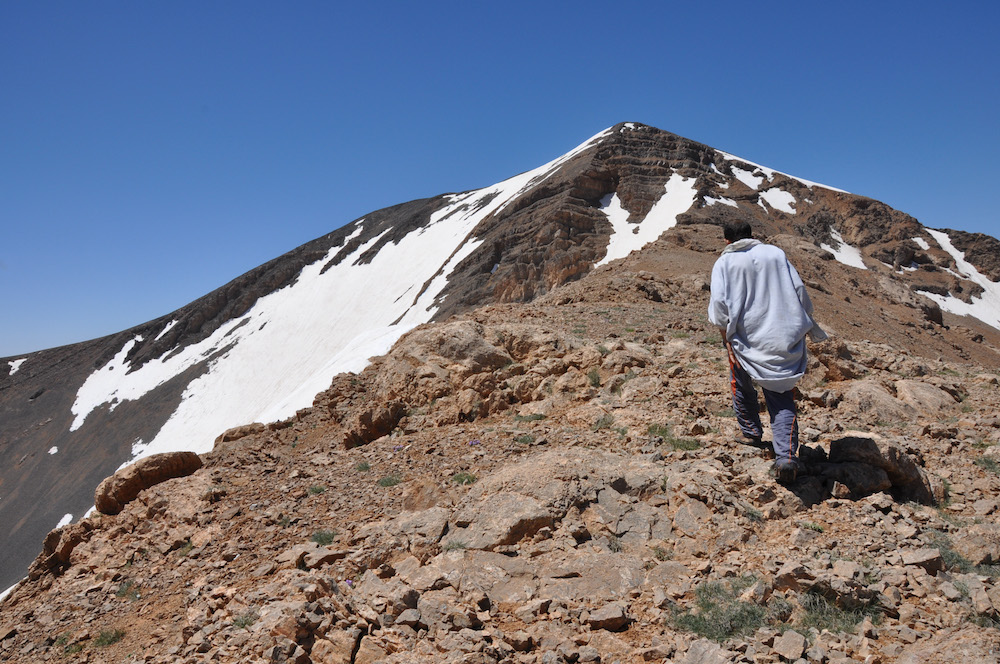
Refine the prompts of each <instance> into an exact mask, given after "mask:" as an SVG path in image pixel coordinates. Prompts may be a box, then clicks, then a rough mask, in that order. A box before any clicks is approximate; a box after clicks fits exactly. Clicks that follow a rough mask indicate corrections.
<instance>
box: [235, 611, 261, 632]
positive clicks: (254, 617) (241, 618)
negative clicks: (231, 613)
mask: <svg viewBox="0 0 1000 664" xmlns="http://www.w3.org/2000/svg"><path fill="white" fill-rule="evenodd" d="M258 620H260V614H259V613H257V611H256V610H254V609H247V610H246V611H244V612H243V613H241V614H240V615H238V616H236V617H235V618H233V627H235V628H237V629H247V628H249V627H250V625H252V624H254V623H255V622H257V621H258Z"/></svg>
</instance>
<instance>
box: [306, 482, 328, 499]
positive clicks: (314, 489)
mask: <svg viewBox="0 0 1000 664" xmlns="http://www.w3.org/2000/svg"><path fill="white" fill-rule="evenodd" d="M325 491H326V487H325V486H322V485H319V484H316V485H313V486H311V487H309V495H310V496H318V495H319V494H321V493H324V492H325Z"/></svg>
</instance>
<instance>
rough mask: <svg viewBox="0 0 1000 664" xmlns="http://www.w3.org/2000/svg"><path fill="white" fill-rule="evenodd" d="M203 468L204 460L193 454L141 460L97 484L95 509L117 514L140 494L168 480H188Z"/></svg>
mask: <svg viewBox="0 0 1000 664" xmlns="http://www.w3.org/2000/svg"><path fill="white" fill-rule="evenodd" d="M201 465H202V462H201V457H199V456H198V455H197V454H195V453H194V452H165V453H163V454H154V455H153V456H149V457H146V458H145V459H140V460H139V461H136V462H135V463H133V464H132V465H130V466H127V467H125V468H122V469H121V470H119V471H118V472H117V473H115V474H114V475H112V476H111V477H108V478H107V479H105V480H104V481H103V482H101V483H100V484H99V485H98V487H97V491H96V492H95V493H94V506H95V507H96V508H97V511H98V512H101V513H102V514H118V513H119V512H121V511H122V508H124V507H125V505H127V504H128V503H129V502H131V501H132V500H135V498H136V496H138V495H139V493H140V492H141V491H143V490H145V489H148V488H149V487H151V486H156V485H157V484H159V483H161V482H166V481H167V480H171V479H175V478H177V477H186V476H188V475H190V474H192V473H194V472H195V471H196V470H198V469H199V468H201Z"/></svg>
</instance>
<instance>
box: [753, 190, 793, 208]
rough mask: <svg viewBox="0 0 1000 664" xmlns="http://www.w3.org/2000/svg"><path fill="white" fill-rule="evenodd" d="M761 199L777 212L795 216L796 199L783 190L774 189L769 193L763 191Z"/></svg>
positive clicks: (768, 191)
mask: <svg viewBox="0 0 1000 664" xmlns="http://www.w3.org/2000/svg"><path fill="white" fill-rule="evenodd" d="M760 197H761V198H763V199H764V200H765V201H767V204H768V205H770V206H771V207H773V208H774V209H775V210H781V211H782V212H787V213H788V214H795V208H793V207H792V205H794V204H795V197H794V196H792V195H791V194H790V193H788V192H787V191H785V190H783V189H780V188H778V187H774V188H772V189H768V190H767V191H762V192H760Z"/></svg>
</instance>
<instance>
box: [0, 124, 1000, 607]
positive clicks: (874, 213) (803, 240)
mask: <svg viewBox="0 0 1000 664" xmlns="http://www.w3.org/2000/svg"><path fill="white" fill-rule="evenodd" d="M734 218H741V219H747V220H749V221H750V223H751V224H752V225H753V227H754V229H755V232H756V234H757V235H758V236H761V237H764V238H768V239H769V240H770V241H773V242H775V243H776V244H779V245H781V246H783V247H784V248H785V249H786V251H787V252H788V253H789V255H790V256H792V258H793V262H795V263H796V266H797V267H799V268H800V272H802V274H803V277H804V278H805V279H806V282H807V285H808V286H809V287H810V288H811V289H813V290H814V291H815V295H816V297H814V299H815V300H816V301H817V312H818V318H819V320H820V322H821V323H822V324H823V325H824V327H827V328H831V329H832V330H834V331H835V332H837V333H838V335H839V336H840V338H843V339H845V340H850V339H861V338H865V339H868V340H870V341H876V342H881V343H886V344H891V345H893V346H894V347H897V348H903V349H910V350H911V351H913V352H918V353H922V354H932V355H935V357H936V358H940V359H942V360H946V361H949V360H950V361H975V362H979V363H981V364H983V365H985V366H997V364H998V361H997V352H996V348H997V347H998V346H1000V342H998V337H997V329H996V328H998V327H1000V286H998V285H997V283H996V280H998V279H1000V259H998V256H1000V243H998V242H997V240H996V239H994V238H991V237H988V236H983V235H978V234H968V233H961V232H957V231H948V230H931V229H926V228H924V227H923V226H922V225H921V224H920V223H919V222H918V221H917V220H915V219H913V218H912V217H910V216H908V215H906V214H904V213H902V212H899V211H896V210H893V209H892V208H890V207H889V206H887V205H885V204H883V203H880V202H878V201H875V200H872V199H869V198H864V197H860V196H855V195H852V194H849V193H847V192H844V191H841V190H838V189H835V188H833V187H828V186H824V185H820V184H817V183H814V182H810V181H807V180H804V179H801V178H797V177H794V176H791V175H787V174H784V173H781V172H779V171H775V170H773V169H770V168H766V167H764V166H760V165H758V164H754V163H752V162H750V161H746V160H744V159H741V158H739V157H736V156H734V155H731V154H727V153H725V152H720V151H718V150H715V149H713V148H711V147H708V146H706V145H702V144H700V143H696V142H694V141H690V140H687V139H684V138H682V137H680V136H677V135H674V134H671V133H669V132H665V131H661V130H659V129H655V128H653V127H648V126H645V125H641V124H637V123H623V124H619V125H616V126H614V127H612V128H610V129H607V130H605V131H602V132H600V133H599V134H597V135H596V136H594V137H592V138H590V139H589V140H587V141H585V142H584V143H582V144H581V145H579V146H578V147H576V148H575V149H573V150H571V151H570V152H568V153H566V154H565V155H563V156H561V157H559V158H557V159H555V160H553V161H551V162H549V163H548V164H545V165H543V166H541V167H539V168H536V169H534V170H531V171H527V172H525V173H522V174H520V175H516V176H514V177H512V178H510V179H508V180H505V181H503V182H500V183H498V184H495V185H492V186H489V187H484V188H482V189H478V190H474V191H468V192H463V193H457V194H444V195H441V196H437V197H433V198H427V199H423V200H417V201H412V202H409V203H404V204H402V205H397V206H394V207H391V208H386V209H384V210H379V211H377V212H373V213H371V214H369V215H366V216H364V217H362V218H360V219H357V220H355V221H353V222H351V223H349V224H347V225H345V226H343V227H341V228H339V229H337V230H335V231H333V232H331V233H329V234H327V235H325V236H323V237H321V238H318V239H316V240H314V241H312V242H310V243H308V244H306V245H303V246H302V247H299V248H298V249H295V250H293V251H291V252H289V253H287V254H285V255H283V256H281V257H279V258H276V259H274V260H273V261H271V262H269V263H267V264H265V265H262V266H260V267H258V268H256V269H254V270H252V271H250V272H248V273H247V274H245V275H243V276H241V277H238V278H237V279H235V280H233V281H232V282H230V283H228V284H226V285H225V286H223V287H221V288H219V289H217V290H215V291H213V292H212V293H209V294H208V295H206V296H205V297H203V298H200V299H199V300H196V301H195V302H192V303H191V304H189V305H187V306H185V307H183V308H181V309H179V310H177V311H175V312H173V313H171V314H168V315H165V316H163V317H161V318H159V319H156V320H154V321H150V322H149V323H146V324H143V325H140V326H137V327H135V328H132V329H130V330H125V331H123V332H120V333H118V334H115V335H111V336H108V337H104V338H101V339H96V340H92V341H87V342H82V343H79V344H74V345H70V346H64V347H61V348H55V349H50V350H44V351H39V352H37V353H32V354H29V355H27V356H19V357H13V358H4V359H3V360H2V361H0V362H2V366H4V367H6V368H7V371H5V372H0V373H2V374H3V375H0V413H2V414H3V416H2V418H0V441H2V443H0V444H2V449H3V453H4V456H5V458H6V459H9V460H10V462H9V463H7V464H5V467H4V469H3V470H2V471H0V531H2V532H5V533H7V534H8V535H7V537H6V538H5V539H4V541H3V542H2V543H0V588H2V587H7V586H9V585H11V584H13V583H15V582H16V581H17V580H18V579H20V578H21V577H23V576H24V574H25V571H26V570H27V568H28V565H29V563H30V562H31V560H32V559H34V558H35V556H36V554H37V553H38V550H39V546H40V544H41V542H42V540H43V539H44V538H45V535H46V533H48V532H49V531H50V530H51V529H52V528H53V527H55V526H56V525H57V524H59V525H63V524H65V523H68V522H70V521H71V520H74V519H77V518H79V517H80V516H81V515H83V514H84V513H85V512H86V511H87V510H88V509H89V508H90V507H91V506H92V505H93V504H94V489H95V487H97V485H98V484H99V483H100V482H101V480H103V479H104V478H105V477H108V476H109V475H111V474H112V473H114V472H115V471H116V470H117V469H118V468H119V467H121V466H122V465H125V464H128V463H129V462H131V461H134V460H136V459H140V458H143V457H146V456H149V455H152V454H156V453H158V452H165V451H172V450H190V451H194V452H197V453H199V454H204V453H208V452H209V451H211V450H212V449H213V445H214V441H215V440H216V438H217V437H218V436H219V435H220V434H222V433H223V432H225V431H226V430H228V429H231V428H233V427H238V426H240V425H244V424H247V423H251V422H261V423H269V422H277V421H282V420H289V419H290V418H295V417H296V413H297V412H299V411H303V410H304V409H306V410H308V409H309V408H310V407H312V406H313V404H314V399H315V398H316V395H317V394H318V393H321V392H324V390H328V389H329V388H330V386H331V381H333V380H334V378H335V377H336V376H338V375H340V374H342V373H344V372H354V373H358V372H361V371H362V369H364V368H365V366H366V365H367V364H368V362H369V358H370V357H372V356H377V355H381V354H383V353H385V352H387V351H388V350H389V349H390V348H391V347H392V345H393V344H394V343H395V342H396V341H397V340H399V339H400V337H402V336H403V335H404V334H406V333H407V332H410V331H411V330H414V328H417V327H418V326H420V325H423V324H426V323H431V322H436V321H445V320H447V319H449V318H450V317H452V316H454V315H457V314H466V313H468V312H470V311H472V310H474V309H477V308H480V307H483V306H485V305H491V304H492V305H512V304H516V303H528V302H532V301H533V300H536V299H537V298H539V297H543V296H552V295H555V294H557V293H558V292H559V291H560V288H561V287H564V286H566V285H567V284H571V282H575V281H579V280H581V279H583V278H584V277H585V276H587V275H590V274H593V273H595V271H603V270H611V271H614V270H617V269H621V268H620V267H616V266H620V265H621V264H622V263H621V261H620V260H619V259H624V258H626V257H630V256H631V257H632V258H633V259H635V257H636V255H637V254H636V252H642V251H643V249H644V248H647V250H649V249H651V248H656V249H657V250H658V251H662V250H664V249H665V248H666V247H672V248H673V249H674V250H676V252H675V253H676V255H674V256H673V259H675V260H671V261H661V262H659V263H658V264H657V265H658V266H659V267H658V269H659V270H662V271H663V272H664V273H665V274H664V277H665V278H666V277H668V276H669V277H670V278H675V279H678V280H679V281H680V282H683V283H687V284H689V285H693V286H692V288H693V290H691V291H690V293H691V296H692V297H697V296H698V294H699V293H701V292H702V289H701V286H703V285H704V283H706V282H707V275H708V269H707V267H706V266H708V267H710V265H711V260H712V257H713V256H714V252H715V251H717V249H718V246H717V244H718V240H717V235H718V233H717V232H715V231H717V228H713V227H717V226H718V224H720V223H722V222H723V221H725V220H727V219H734ZM616 261H618V262H616ZM699 279H700V280H701V281H700V282H699ZM698 284H701V286H699V285H698ZM567 292H570V291H567ZM566 297H570V296H569V295H567V296H566ZM572 297H576V298H580V297H583V298H585V295H583V294H579V293H577V294H576V295H573V296H572ZM659 297H661V300H662V299H664V298H663V295H662V294H661V295H660V296H659ZM959 317H961V318H959ZM468 416H472V413H471V412H466V413H465V414H464V415H463V417H468ZM456 417H457V415H456Z"/></svg>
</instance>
